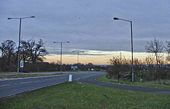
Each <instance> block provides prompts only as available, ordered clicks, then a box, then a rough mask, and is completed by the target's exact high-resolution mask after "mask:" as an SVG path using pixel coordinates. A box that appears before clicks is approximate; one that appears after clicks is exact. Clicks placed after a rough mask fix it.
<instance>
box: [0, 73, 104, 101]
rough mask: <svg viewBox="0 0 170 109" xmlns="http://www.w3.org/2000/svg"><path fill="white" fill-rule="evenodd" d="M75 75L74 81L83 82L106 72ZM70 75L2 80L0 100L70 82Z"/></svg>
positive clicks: (0, 82)
mask: <svg viewBox="0 0 170 109" xmlns="http://www.w3.org/2000/svg"><path fill="white" fill-rule="evenodd" d="M70 74H72V75H73V80H74V81H75V80H81V79H86V78H89V77H96V76H100V75H103V74H104V72H77V73H73V72H72V73H70ZM68 76H69V73H67V74H62V75H57V76H54V75H53V76H44V77H30V78H19V79H9V80H0V98H3V97H8V96H12V95H16V94H19V93H23V92H27V91H32V90H36V89H39V88H43V87H47V86H52V85H56V84H60V83H64V82H66V81H68Z"/></svg>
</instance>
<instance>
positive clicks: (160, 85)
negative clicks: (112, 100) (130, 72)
mask: <svg viewBox="0 0 170 109" xmlns="http://www.w3.org/2000/svg"><path fill="white" fill-rule="evenodd" d="M97 80H98V81H101V82H112V83H118V80H116V79H108V78H106V76H105V75H104V76H101V77H99V78H97ZM165 82H168V83H170V81H165V80H160V81H147V82H130V81H125V80H120V81H119V83H120V84H127V85H131V86H144V87H151V88H159V89H170V84H164V83H165Z"/></svg>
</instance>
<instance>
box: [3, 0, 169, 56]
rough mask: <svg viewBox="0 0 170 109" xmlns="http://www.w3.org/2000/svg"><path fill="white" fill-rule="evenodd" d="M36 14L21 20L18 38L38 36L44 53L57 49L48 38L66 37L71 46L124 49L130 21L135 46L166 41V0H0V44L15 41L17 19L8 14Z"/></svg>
mask: <svg viewBox="0 0 170 109" xmlns="http://www.w3.org/2000/svg"><path fill="white" fill-rule="evenodd" d="M32 15H34V16H36V18H35V19H24V20H23V22H22V40H29V39H34V40H38V39H43V41H44V42H45V45H46V48H47V49H48V51H49V52H51V53H52V52H54V51H55V50H57V48H58V49H59V47H60V46H59V45H56V44H53V43H52V42H53V41H70V42H71V43H70V44H65V45H64V47H65V50H66V52H70V51H72V50H74V49H82V50H98V51H129V50H130V24H129V23H128V22H123V21H113V17H120V18H124V19H129V20H132V21H133V32H134V50H135V51H136V52H143V51H145V45H146V42H147V41H150V40H153V39H154V38H157V39H159V40H162V41H166V40H169V34H170V30H169V29H170V1H169V0H0V25H1V26H0V43H1V42H3V41H4V40H7V39H11V40H14V41H15V42H18V28H19V20H7V18H8V17H26V16H32Z"/></svg>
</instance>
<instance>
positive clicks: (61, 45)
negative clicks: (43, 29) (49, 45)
mask: <svg viewBox="0 0 170 109" xmlns="http://www.w3.org/2000/svg"><path fill="white" fill-rule="evenodd" d="M53 43H59V44H60V47H61V49H60V71H62V60H63V44H64V43H70V42H69V41H66V42H55V41H54V42H53Z"/></svg>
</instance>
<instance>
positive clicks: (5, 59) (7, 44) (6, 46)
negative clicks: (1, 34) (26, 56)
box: [0, 40, 16, 71]
mask: <svg viewBox="0 0 170 109" xmlns="http://www.w3.org/2000/svg"><path fill="white" fill-rule="evenodd" d="M15 49H16V44H15V42H14V41H12V40H6V41H4V42H2V43H1V46H0V50H1V53H2V57H1V61H2V62H1V67H2V68H1V69H2V70H8V71H9V70H10V69H9V67H10V66H11V65H12V64H13V65H14V64H15V61H16V57H15V56H16V54H15Z"/></svg>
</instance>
